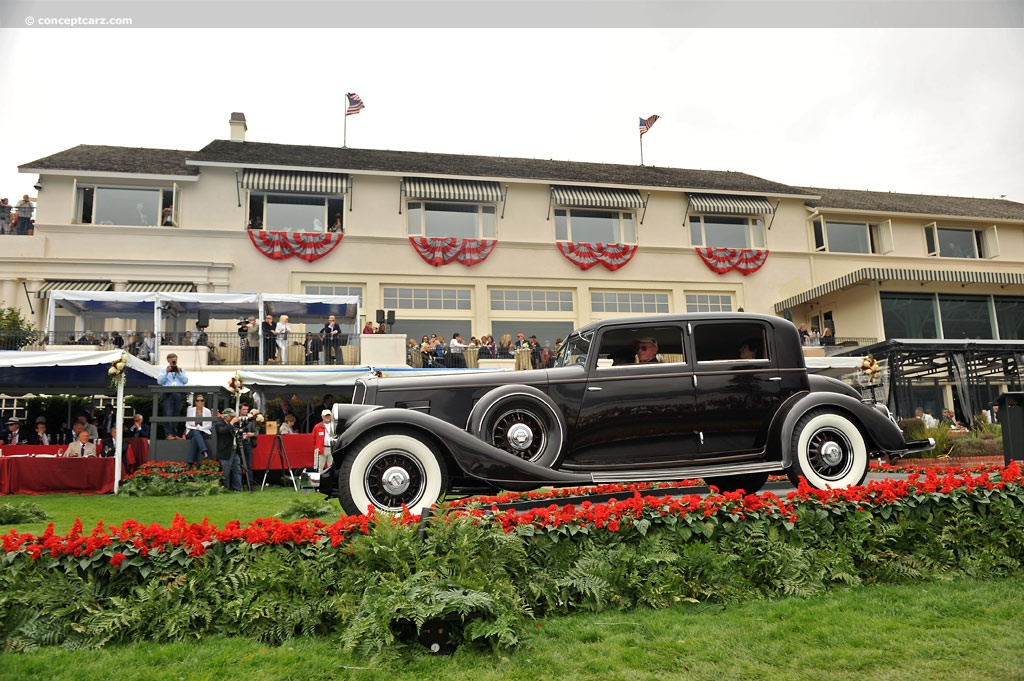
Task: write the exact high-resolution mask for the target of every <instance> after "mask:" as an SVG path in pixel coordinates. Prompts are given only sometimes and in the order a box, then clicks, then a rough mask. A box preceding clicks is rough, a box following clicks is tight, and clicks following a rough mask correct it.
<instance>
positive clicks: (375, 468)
mask: <svg viewBox="0 0 1024 681" xmlns="http://www.w3.org/2000/svg"><path fill="white" fill-rule="evenodd" d="M447 480H448V476H447V471H446V470H445V465H444V460H443V459H442V457H441V455H440V453H439V452H438V451H437V449H436V447H435V446H434V445H433V444H432V443H431V442H429V441H428V440H426V439H425V438H422V437H418V436H417V435H416V434H414V433H413V432H409V431H405V430H385V431H376V432H372V433H367V434H366V435H364V436H363V437H361V438H360V439H359V440H357V441H356V442H355V443H353V445H352V447H351V448H350V450H349V454H348V455H347V456H346V458H345V460H344V461H343V462H342V464H341V468H340V469H339V471H338V499H339V500H340V501H341V507H342V509H343V510H344V511H345V513H348V514H350V515H357V514H361V513H366V512H367V509H369V508H371V507H372V508H374V509H376V510H378V511H383V512H386V513H398V512H400V511H401V510H402V507H403V506H404V507H405V508H407V509H409V511H410V512H411V513H422V512H423V510H424V509H427V508H430V506H432V505H433V504H434V503H435V502H436V501H437V500H438V499H439V498H440V497H441V494H443V493H444V491H445V489H446V487H447V484H448V483H447Z"/></svg>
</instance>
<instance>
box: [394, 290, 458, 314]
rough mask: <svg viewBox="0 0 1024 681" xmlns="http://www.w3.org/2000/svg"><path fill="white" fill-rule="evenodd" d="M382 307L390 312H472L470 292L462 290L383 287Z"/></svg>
mask: <svg viewBox="0 0 1024 681" xmlns="http://www.w3.org/2000/svg"><path fill="white" fill-rule="evenodd" d="M384 307H385V308H388V309H392V310H472V309H473V305H472V291H471V290H470V289H463V288H410V287H400V288H398V287H385V288H384Z"/></svg>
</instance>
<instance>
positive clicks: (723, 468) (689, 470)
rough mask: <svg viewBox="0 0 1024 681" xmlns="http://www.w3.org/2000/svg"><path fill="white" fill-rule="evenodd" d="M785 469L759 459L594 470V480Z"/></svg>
mask: <svg viewBox="0 0 1024 681" xmlns="http://www.w3.org/2000/svg"><path fill="white" fill-rule="evenodd" d="M784 470H785V469H784V468H783V467H782V464H781V462H779V461H768V462H763V461H759V462H757V463H747V464H732V463H731V464H718V465H714V466H685V467H682V468H650V469H645V470H629V471H594V472H592V473H591V476H592V477H593V478H594V482H597V483H604V482H651V481H656V480H685V479H687V478H703V477H715V476H724V475H746V474H748V473H781V472H782V471H784Z"/></svg>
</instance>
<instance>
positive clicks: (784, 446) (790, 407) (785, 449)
mask: <svg viewBox="0 0 1024 681" xmlns="http://www.w3.org/2000/svg"><path fill="white" fill-rule="evenodd" d="M819 408H826V409H829V410H831V411H835V412H838V413H841V414H844V415H845V416H846V417H848V418H849V419H850V420H851V421H852V422H853V423H855V424H856V425H857V426H858V427H859V428H860V430H861V432H862V433H863V434H864V439H865V442H866V443H867V446H868V450H869V451H885V452H898V451H901V450H905V449H906V446H907V445H906V441H905V440H904V439H903V432H902V431H901V430H900V429H899V426H897V425H896V424H895V423H893V422H892V421H891V420H890V419H889V418H887V417H886V416H885V415H883V414H882V413H881V412H880V411H878V410H877V409H875V408H874V407H872V406H871V405H868V404H865V403H864V402H861V401H860V400H859V399H856V398H854V397H851V396H849V395H846V394H842V393H838V392H825V393H814V392H812V393H807V392H804V393H797V394H796V395H793V396H792V397H790V398H789V399H788V400H786V402H784V403H783V405H782V407H781V408H780V409H779V410H778V412H776V414H775V419H774V420H773V421H772V425H771V427H770V428H769V433H768V456H767V458H768V459H769V460H776V461H781V462H782V465H783V467H784V468H788V467H789V466H790V465H792V463H793V453H792V448H791V447H790V446H789V443H790V442H792V441H793V431H794V430H795V429H796V424H797V422H798V421H799V420H800V419H801V418H803V416H804V415H805V414H807V412H809V411H811V410H812V409H819Z"/></svg>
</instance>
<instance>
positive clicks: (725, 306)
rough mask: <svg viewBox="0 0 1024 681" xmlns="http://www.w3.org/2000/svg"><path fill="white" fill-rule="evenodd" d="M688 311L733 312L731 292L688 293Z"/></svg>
mask: <svg viewBox="0 0 1024 681" xmlns="http://www.w3.org/2000/svg"><path fill="white" fill-rule="evenodd" d="M686 311H687V312H732V294H731V293H687V294H686Z"/></svg>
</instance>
